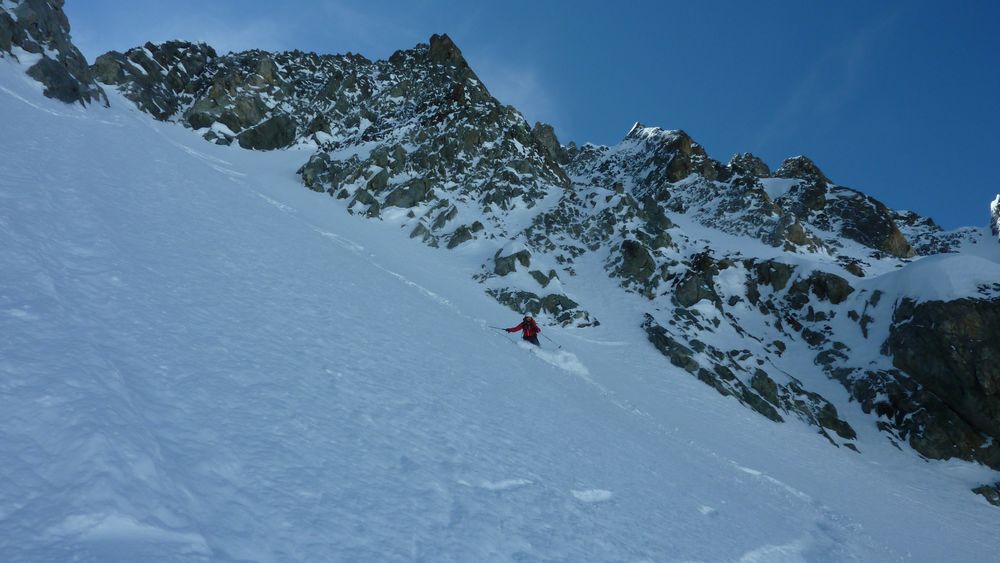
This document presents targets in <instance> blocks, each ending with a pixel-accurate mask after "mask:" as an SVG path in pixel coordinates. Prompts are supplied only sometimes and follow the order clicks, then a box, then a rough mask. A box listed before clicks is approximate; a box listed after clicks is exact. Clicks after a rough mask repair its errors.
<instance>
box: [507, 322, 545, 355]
mask: <svg viewBox="0 0 1000 563" xmlns="http://www.w3.org/2000/svg"><path fill="white" fill-rule="evenodd" d="M504 330H506V331H507V332H517V331H519V330H523V331H524V333H523V334H522V336H521V339H522V340H524V341H526V342H531V343H532V344H534V345H535V346H538V347H539V348H541V347H542V345H541V344H539V343H538V333H539V332H542V329H540V328H538V323H536V322H535V319H533V318H531V316H530V315H528V316H525V317H524V319H522V320H521V324H519V325H517V326H515V327H514V328H506V329H504Z"/></svg>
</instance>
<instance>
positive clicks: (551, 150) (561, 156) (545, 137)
mask: <svg viewBox="0 0 1000 563" xmlns="http://www.w3.org/2000/svg"><path fill="white" fill-rule="evenodd" d="M531 136H532V137H534V139H535V141H536V142H537V143H538V145H539V146H540V147H542V148H543V149H544V150H545V154H546V155H547V156H548V157H549V158H551V159H552V160H553V161H555V162H558V163H559V164H567V163H568V162H569V160H570V156H569V154H568V153H567V152H566V149H564V148H563V147H562V145H560V144H559V139H558V138H556V132H555V130H554V129H553V128H552V126H551V125H549V124H548V123H539V122H536V123H535V126H534V127H532V128H531Z"/></svg>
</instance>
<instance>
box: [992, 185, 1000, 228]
mask: <svg viewBox="0 0 1000 563" xmlns="http://www.w3.org/2000/svg"><path fill="white" fill-rule="evenodd" d="M990 230H991V231H992V232H993V236H995V237H1000V194H997V197H996V198H995V199H994V200H993V201H992V202H990Z"/></svg>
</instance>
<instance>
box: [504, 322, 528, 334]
mask: <svg viewBox="0 0 1000 563" xmlns="http://www.w3.org/2000/svg"><path fill="white" fill-rule="evenodd" d="M522 328H524V323H521V324H519V325H517V326H515V327H514V328H508V329H507V332H517V331H519V330H521V329H522Z"/></svg>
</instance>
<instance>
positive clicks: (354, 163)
mask: <svg viewBox="0 0 1000 563" xmlns="http://www.w3.org/2000/svg"><path fill="white" fill-rule="evenodd" d="M93 70H94V74H95V75H96V76H97V77H98V78H99V80H100V81H102V82H103V83H105V84H106V85H109V86H115V87H118V88H119V89H120V91H121V92H122V93H123V94H125V96H127V97H129V98H130V99H132V100H133V101H134V102H136V104H137V105H138V106H139V107H140V108H142V109H143V110H144V111H147V112H149V113H151V114H152V115H153V116H154V117H156V118H158V119H162V120H176V121H179V122H181V123H183V124H185V125H187V126H189V127H191V128H193V129H195V130H197V131H198V132H199V133H200V134H201V135H202V136H204V137H205V138H206V139H207V140H209V141H212V142H215V143H217V144H231V143H237V144H239V145H240V146H241V147H244V148H250V149H262V150H267V149H279V148H286V147H293V146H297V147H311V148H312V149H313V150H314V151H315V152H314V153H313V155H312V156H311V157H310V158H309V159H308V161H307V162H305V163H304V164H303V165H302V167H301V168H300V169H299V171H298V172H299V174H300V176H301V177H302V181H303V183H304V184H305V185H306V186H307V187H309V188H310V189H312V190H315V191H320V192H326V193H329V194H330V196H332V197H333V198H334V199H335V200H340V201H341V202H342V203H341V204H340V207H342V208H343V209H344V210H346V211H347V212H348V213H355V214H360V215H363V216H365V217H369V218H372V219H375V220H380V221H383V222H385V223H389V224H392V225H396V226H397V227H398V228H400V229H401V230H403V232H404V233H405V234H407V235H408V236H409V237H410V238H418V239H420V240H422V241H424V242H425V243H427V244H429V245H431V246H435V247H438V246H443V247H446V248H447V249H454V250H455V251H457V252H473V250H471V249H472V248H475V252H478V253H479V256H480V258H481V261H482V262H481V268H480V271H479V272H476V273H474V275H473V276H472V277H473V278H474V280H475V281H476V282H478V283H480V284H482V286H483V290H484V291H485V292H486V293H487V294H489V295H490V296H492V297H493V298H495V299H496V300H497V301H499V302H500V303H502V304H504V305H507V306H508V307H510V308H511V309H513V310H514V311H516V312H517V313H518V314H522V313H525V314H532V315H536V316H538V317H539V318H540V319H541V320H542V321H543V322H544V323H548V324H552V325H559V326H572V327H579V328H585V327H589V326H594V325H598V324H600V322H601V321H600V319H599V318H597V317H596V316H595V315H594V314H593V313H591V312H590V311H589V308H588V303H587V302H586V301H584V300H582V299H581V298H580V295H581V291H580V288H581V287H582V286H584V285H587V284H591V283H593V281H592V277H593V276H595V275H596V276H600V277H608V276H610V277H611V278H613V279H615V280H617V281H618V283H619V285H620V289H619V290H617V292H618V293H619V296H620V297H619V298H620V299H622V300H627V299H634V298H630V297H628V294H629V293H631V294H635V295H637V296H640V299H642V300H643V301H644V302H645V305H641V306H639V309H640V310H641V314H639V315H637V317H636V319H635V322H636V324H637V325H640V326H642V327H643V328H644V329H645V331H646V333H647V335H648V338H649V340H650V342H651V343H652V344H653V345H654V346H656V348H657V349H659V350H660V351H661V352H662V353H663V355H664V356H665V357H666V359H667V360H669V362H670V363H671V364H673V365H674V366H678V367H681V368H682V369H684V370H685V371H688V372H689V373H691V375H693V376H695V377H697V378H698V379H700V380H702V381H704V382H705V383H707V384H709V385H711V386H712V387H714V388H716V389H717V390H718V391H719V392H720V393H722V394H724V395H731V396H733V397H734V398H735V399H736V400H738V401H740V402H741V403H744V404H745V405H747V406H748V407H750V408H752V409H754V410H755V411H757V412H759V413H760V414H762V415H764V416H766V417H768V418H770V419H772V420H775V421H781V420H784V419H785V418H786V417H795V418H800V419H803V420H806V421H808V422H810V423H812V424H814V425H816V426H817V428H818V431H819V432H820V433H821V434H822V435H824V436H825V437H826V438H828V439H829V440H830V442H831V443H833V444H835V445H845V446H847V447H850V448H855V449H856V448H857V445H856V443H855V438H856V431H855V429H853V428H852V427H851V425H850V424H848V423H847V422H846V421H845V420H844V419H843V418H842V417H841V416H840V414H839V412H838V409H837V407H836V406H835V405H834V404H833V403H831V402H830V401H829V400H827V399H826V398H824V397H823V395H822V394H820V393H818V392H816V391H815V390H814V389H815V388H816V387H817V386H816V384H815V382H817V381H823V382H825V381H826V380H828V379H831V378H832V379H833V380H836V381H839V382H841V383H842V384H843V385H844V386H845V387H846V388H847V389H848V391H849V392H850V393H851V396H852V398H853V399H854V400H855V401H857V402H858V405H851V406H850V408H857V406H860V407H861V408H862V410H864V412H866V413H868V414H870V415H871V417H872V418H871V419H870V421H869V422H868V423H870V424H877V425H878V426H879V427H880V428H882V429H884V430H885V431H886V433H887V438H888V439H889V440H891V441H893V442H894V443H907V442H908V443H909V444H910V445H911V446H913V447H914V448H915V449H916V450H917V451H918V452H920V453H921V454H923V455H925V456H928V457H932V458H938V459H941V458H950V457H959V458H962V459H970V460H976V461H980V462H982V463H986V464H989V465H990V466H991V467H995V468H1000V443H995V442H994V439H995V438H1000V431H998V430H1000V418H996V417H995V416H994V415H989V416H987V417H986V418H988V419H990V420H991V421H992V422H990V423H988V424H987V423H986V419H984V418H982V416H981V415H980V412H979V409H980V407H982V406H983V405H985V404H991V405H994V407H993V408H991V409H988V411H989V412H993V411H997V412H1000V411H998V409H997V407H998V406H1000V402H998V399H1000V397H997V396H995V395H993V391H992V390H993V389H995V385H994V384H993V383H991V381H994V379H993V378H995V377H996V375H988V376H987V379H986V380H982V379H981V378H979V377H978V376H977V375H973V374H981V373H986V374H991V373H992V371H990V369H991V368H990V364H991V362H990V361H989V360H985V364H983V365H980V363H977V360H976V358H978V357H980V356H982V355H983V354H986V355H987V356H988V355H989V354H990V353H992V352H988V350H992V349H993V346H995V344H993V343H992V342H990V340H991V339H989V338H988V337H987V335H988V334H991V333H992V332H991V331H994V330H996V329H998V328H1000V325H998V324H996V319H995V315H996V312H997V311H998V310H1000V305H998V301H997V299H996V297H997V287H996V286H995V285H991V283H990V281H991V280H993V279H1000V277H998V278H991V277H990V274H994V273H996V268H993V267H992V265H991V266H990V268H989V269H987V271H985V272H980V273H979V274H977V275H978V276H980V277H981V281H982V282H983V283H981V284H979V285H976V286H975V289H974V290H973V291H971V292H970V293H969V294H954V295H946V296H942V297H943V298H944V299H947V301H944V302H943V303H949V302H952V303H955V305H950V306H949V305H944V304H940V303H939V304H936V305H922V303H921V302H922V301H924V298H923V297H922V295H920V294H919V292H917V294H914V295H908V294H904V293H901V292H900V291H898V289H897V288H895V287H892V286H888V287H886V288H885V289H882V285H883V284H882V283H880V281H879V280H882V279H884V278H886V277H889V278H891V277H906V276H905V274H903V275H902V276H898V275H897V274H896V273H895V271H896V270H898V269H900V268H902V270H900V271H901V272H905V271H906V268H904V266H905V265H906V264H907V263H908V262H909V261H910V259H912V258H913V257H914V256H915V255H918V254H919V255H921V256H929V255H946V254H947V255H951V254H955V253H956V252H957V251H959V250H960V249H961V248H963V247H964V246H965V245H972V244H980V240H981V239H982V232H981V231H978V230H975V229H965V230H960V231H955V232H943V231H942V230H941V229H940V228H939V227H938V226H937V225H935V224H934V222H933V221H931V220H930V219H927V218H924V217H921V216H919V215H917V214H915V213H912V212H899V211H893V210H891V209H889V208H888V207H886V206H885V205H884V204H883V203H881V202H879V201H878V200H876V199H874V198H872V197H870V196H868V195H865V194H864V193H861V192H859V191H857V190H853V189H851V188H847V187H844V186H840V185H837V184H836V183H834V182H833V181H832V180H830V179H829V178H827V177H826V176H825V175H824V174H823V172H822V171H821V170H820V169H819V167H818V166H816V165H815V164H814V163H813V162H812V161H810V160H809V159H808V158H806V157H803V156H799V157H794V158H790V159H787V160H786V161H785V162H783V163H782V164H781V166H780V167H779V168H778V169H777V170H776V171H774V172H773V173H772V172H771V170H770V169H769V167H768V166H767V165H766V164H765V163H763V162H762V161H761V160H760V159H758V158H756V157H754V156H753V155H750V154H741V155H737V156H735V157H733V158H732V159H731V160H730V162H729V163H728V164H721V163H720V162H719V161H717V160H714V159H712V158H710V157H709V156H708V155H707V154H706V152H705V150H704V149H703V148H702V147H701V146H700V145H699V144H698V143H697V142H695V141H694V140H693V139H692V138H691V137H690V136H689V135H688V134H686V133H685V132H683V131H666V130H662V129H658V128H655V127H646V126H643V125H641V124H636V125H635V126H633V127H632V129H631V130H630V131H629V132H628V134H627V135H626V136H625V138H624V139H623V140H622V142H621V143H619V144H618V145H615V146H613V147H606V146H595V145H592V144H586V145H583V146H582V147H576V146H575V145H574V144H572V143H570V144H569V145H566V146H563V145H562V144H560V143H559V141H558V139H557V138H556V135H555V132H554V131H553V130H552V128H551V127H550V126H547V125H545V124H540V123H539V124H536V125H535V126H534V127H529V125H528V124H527V123H526V122H525V120H524V119H523V118H522V117H521V115H520V114H519V113H518V112H517V111H516V110H515V109H514V108H512V107H509V106H504V105H502V104H501V103H500V102H499V101H497V100H496V99H495V98H493V97H492V96H491V95H490V94H489V92H488V90H487V89H486V87H485V85H484V84H483V83H482V82H481V81H480V80H479V79H478V77H476V75H475V73H474V72H473V71H472V69H470V68H469V65H468V63H467V62H466V60H465V59H464V57H463V56H462V54H461V52H460V51H459V50H458V48H457V47H456V46H455V45H454V43H453V42H452V41H451V40H450V39H449V38H448V37H447V36H437V35H435V36H433V37H431V40H430V42H429V44H424V45H418V46H417V47H415V48H414V49H411V50H408V51H398V52H397V53H395V54H394V55H393V56H392V57H390V58H389V60H387V61H375V62H372V61H369V60H368V59H365V58H364V57H361V56H359V55H350V54H349V55H346V56H328V55H316V54H312V53H301V52H286V53H266V52H263V51H248V52H244V53H236V54H231V55H225V56H219V55H218V54H217V53H215V51H214V50H213V49H211V48H210V47H208V46H206V45H197V44H189V43H182V42H168V43H164V44H161V45H155V44H151V43H150V44H147V45H145V46H144V47H142V48H136V49H132V50H130V51H127V52H126V53H116V52H112V53H108V54H106V55H103V56H101V57H100V58H98V60H97V62H96V64H95V65H94V68H93ZM474 241H476V242H478V243H479V244H476V245H471V244H470V243H472V242H474ZM983 244H986V242H983ZM464 247H469V248H470V250H463V248H464ZM484 249H488V250H486V251H485V252H484ZM961 256H962V253H961V252H957V255H956V257H955V259H956V260H961V258H960V257H961ZM442 259H447V258H442ZM963 299H964V300H967V301H968V302H969V303H971V304H972V305H971V306H970V307H964V306H959V305H958V304H959V303H966V301H962V300H963ZM922 307H923V308H926V307H938V308H940V310H938V309H934V311H933V313H932V312H930V309H928V312H927V313H925V314H927V315H932V318H933V316H934V315H945V316H949V315H951V316H954V317H955V319H954V322H955V323H958V324H959V325H963V326H964V325H969V326H968V327H967V328H968V330H967V331H965V332H960V334H959V335H953V334H952V333H950V332H941V333H938V332H933V333H932V334H929V335H924V336H922V337H920V338H926V339H930V340H935V339H943V341H947V339H948V338H955V339H958V340H959V341H961V342H966V339H972V340H973V341H976V342H981V344H980V345H979V346H980V347H981V348H982V350H980V349H979V348H977V347H976V346H973V349H972V350H970V354H969V355H964V354H962V355H959V357H955V358H953V359H952V360H953V361H951V362H949V363H948V364H947V366H944V365H939V366H936V367H935V368H933V369H931V370H929V372H928V373H924V372H925V371H928V370H924V369H921V366H926V365H928V362H927V361H925V360H926V358H925V357H924V356H928V355H933V354H934V352H931V351H930V350H929V349H928V348H926V347H924V346H920V345H918V344H915V343H912V342H913V339H917V340H919V338H918V337H916V336H913V335H906V334H901V332H906V331H909V330H910V328H908V327H910V326H912V325H913V323H912V322H909V319H910V318H911V317H910V314H911V313H918V312H920V311H923V310H924V309H923V308H922ZM904 312H906V314H904ZM969 314H974V315H980V314H988V316H989V318H988V319H986V320H984V321H983V322H978V321H979V320H981V319H978V318H977V319H976V321H975V322H973V321H972V320H969V319H968V315H969ZM904 358H909V359H904ZM984 368H985V369H986V371H985V372H983V369H984ZM942 370H944V371H942ZM955 373H964V374H968V377H955V376H954V374H955ZM942 378H946V379H947V383H945V385H946V386H947V385H954V386H955V393H956V394H960V395H963V396H964V395H972V396H976V397H979V398H980V399H981V400H976V401H972V402H971V403H964V402H961V401H946V400H943V398H944V397H945V396H946V395H947V394H942V393H941V392H940V390H939V388H938V387H939V384H940V380H941V379H942ZM996 381H1000V379H996ZM977 420H978V421H979V422H976V421H977Z"/></svg>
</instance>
